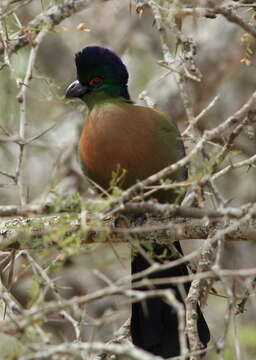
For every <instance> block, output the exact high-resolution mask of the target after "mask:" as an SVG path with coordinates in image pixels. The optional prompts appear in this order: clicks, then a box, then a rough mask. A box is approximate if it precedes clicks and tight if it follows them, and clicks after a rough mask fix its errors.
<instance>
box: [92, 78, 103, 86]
mask: <svg viewBox="0 0 256 360" xmlns="http://www.w3.org/2000/svg"><path fill="white" fill-rule="evenodd" d="M102 84H103V79H102V78H100V77H94V78H92V79H91V80H90V81H89V82H88V85H89V86H90V87H96V88H97V87H100V86H101V85H102Z"/></svg>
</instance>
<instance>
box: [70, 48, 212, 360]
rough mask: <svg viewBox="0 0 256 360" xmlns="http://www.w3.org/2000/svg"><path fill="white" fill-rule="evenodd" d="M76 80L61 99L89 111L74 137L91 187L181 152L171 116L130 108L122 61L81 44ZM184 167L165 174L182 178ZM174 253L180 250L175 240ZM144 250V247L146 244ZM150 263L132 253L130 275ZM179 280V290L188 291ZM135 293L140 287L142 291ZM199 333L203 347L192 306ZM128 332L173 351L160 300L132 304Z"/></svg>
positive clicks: (172, 196)
mask: <svg viewBox="0 0 256 360" xmlns="http://www.w3.org/2000/svg"><path fill="white" fill-rule="evenodd" d="M75 64H76V71H77V79H76V80H75V81H73V82H72V83H71V84H70V85H69V86H68V88H67V90H66V98H68V99H70V98H79V99H81V100H82V101H83V102H85V103H86V105H87V107H88V114H87V117H86V120H85V123H84V126H83V130H82V133H81V137H80V141H79V158H80V162H81V166H82V170H83V172H84V174H85V175H86V177H87V178H88V179H89V180H92V182H93V183H95V184H96V185H97V187H99V188H102V189H104V191H110V189H111V186H110V184H111V180H112V178H113V174H114V173H116V174H120V171H123V172H122V176H121V178H122V181H120V184H119V186H120V187H121V189H123V190H125V189H128V188H129V187H131V186H132V185H134V184H136V183H137V182H138V181H141V180H144V179H146V178H147V177H149V176H151V175H153V174H155V173H157V172H158V171H160V170H162V169H163V168H165V167H167V166H169V165H171V164H173V163H175V162H176V161H178V160H180V159H181V158H183V157H184V156H185V150H184V144H183V141H182V139H181V135H180V132H179V130H178V127H177V126H176V124H175V123H174V121H172V120H171V118H170V117H169V116H168V115H166V114H164V113H162V112H160V111H158V110H156V109H153V108H151V107H147V106H140V105H136V104H135V103H134V102H133V101H132V100H131V98H130V95H129V90H128V78H129V74H128V71H127V68H126V66H125V64H124V63H123V62H122V60H121V58H120V57H119V56H118V55H117V54H116V53H114V52H113V51H112V50H110V49H107V48H104V47H101V46H87V47H85V48H84V49H82V50H81V51H79V52H78V53H76V55H75ZM186 178H187V169H186V168H185V167H183V168H180V169H179V170H177V171H176V172H175V173H174V174H172V176H171V177H170V178H169V179H170V180H171V181H183V180H185V179H186ZM151 198H152V199H154V201H158V202H160V203H174V202H175V201H176V200H177V193H175V192H174V191H173V190H170V189H166V190H165V189H160V190H158V191H155V192H153V193H152V195H151ZM174 245H175V247H176V249H177V250H178V252H180V253H181V254H182V249H181V246H180V243H179V242H178V241H175V242H174ZM152 249H153V257H154V259H156V261H160V260H159V259H160V258H161V256H162V255H163V254H165V258H167V259H168V260H169V261H171V260H172V259H173V258H174V256H173V255H172V251H171V250H170V249H169V248H168V247H167V246H166V245H159V244H154V245H152ZM145 250H146V248H145ZM149 266H150V264H149V263H148V260H147V259H146V258H145V257H144V255H143V252H137V253H136V254H135V255H134V257H133V258H132V264H131V269H132V274H135V273H137V272H140V271H142V270H145V269H147V268H148V267H149ZM182 275H188V269H187V266H186V265H185V264H184V263H183V264H181V265H178V266H175V267H173V268H170V269H168V270H162V271H158V272H157V273H155V274H152V275H150V276H149V278H154V277H157V278H159V277H163V278H164V277H174V276H182ZM189 287H190V284H185V285H184V289H183V293H184V290H185V293H188V291H189ZM155 288H156V289H158V288H160V289H163V288H171V289H172V290H173V292H174V294H175V296H176V298H177V299H178V301H180V302H182V303H183V304H184V296H183V295H184V294H182V291H180V288H179V287H178V286H175V285H172V286H170V285H162V286H156V287H155ZM142 290H145V291H147V289H146V288H143V289H142ZM197 311H198V314H197V315H198V320H197V325H198V333H199V338H200V341H201V343H202V344H203V346H204V347H206V346H207V343H208V341H209V339H210V333H209V328H208V325H207V323H206V321H205V319H204V316H203V314H202V312H201V310H200V308H199V306H198V308H197ZM130 328H131V337H132V341H133V343H134V345H136V346H137V347H139V348H141V349H143V350H146V351H148V352H150V353H151V354H154V355H159V356H162V357H163V358H168V357H171V356H178V355H179V354H180V344H179V332H178V318H177V314H176V312H175V310H174V309H173V308H172V307H171V306H170V305H169V304H167V303H166V302H165V301H164V300H163V299H162V298H160V297H158V298H157V297H155V298H150V299H149V298H148V299H146V300H145V301H144V302H143V303H140V302H135V303H133V304H132V315H131V326H130Z"/></svg>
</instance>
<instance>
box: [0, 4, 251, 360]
mask: <svg viewBox="0 0 256 360" xmlns="http://www.w3.org/2000/svg"><path fill="white" fill-rule="evenodd" d="M216 2H217V1H216ZM56 3H58V2H56ZM59 3H60V2H59ZM201 3H202V1H201V2H198V4H199V5H200V4H201ZM226 3H227V2H226V1H219V4H220V5H221V4H226ZM52 5H53V1H46V0H44V1H31V2H29V3H28V4H26V5H24V6H21V7H20V8H18V9H17V11H16V14H17V16H18V19H19V21H20V22H21V24H22V25H23V26H25V25H26V24H27V23H28V22H29V21H30V20H32V19H33V18H34V17H35V16H36V15H38V14H39V13H40V12H42V11H44V10H46V9H47V8H48V7H50V6H52ZM246 11H247V10H246V9H244V10H243V8H242V9H241V13H240V15H241V16H243V18H244V19H248V21H254V20H253V17H252V12H246ZM6 21H7V23H8V29H9V31H10V33H11V32H15V31H17V30H19V28H18V25H17V21H16V20H15V18H14V17H12V16H9V17H7V18H6ZM183 31H184V33H186V34H187V35H188V36H190V37H192V38H193V40H194V41H195V42H196V44H197V55H196V61H197V65H198V67H199V69H200V71H201V72H202V75H203V78H202V81H201V82H200V83H198V82H192V81H191V82H190V83H189V87H190V89H189V90H190V94H191V99H192V101H193V104H194V112H195V114H196V115H197V114H199V113H200V111H201V110H202V109H204V108H205V107H206V106H207V105H208V104H209V103H210V102H211V101H212V100H213V99H214V97H215V96H217V95H218V96H219V98H218V100H217V101H216V103H215V105H214V106H213V107H212V108H211V110H210V111H209V112H208V113H207V114H206V116H205V117H203V118H202V119H201V120H200V123H199V125H200V129H201V130H204V129H211V128H213V127H214V126H216V125H217V124H219V123H221V122H222V121H224V120H225V119H226V118H227V117H228V116H230V115H232V114H233V112H235V111H236V110H238V109H239V107H240V106H241V105H242V104H243V103H244V102H245V101H246V100H247V99H248V98H249V97H250V95H251V94H252V92H253V91H254V90H255V83H256V72H255V56H254V52H255V50H256V47H255V41H253V40H250V39H249V40H248V38H246V36H245V32H244V31H243V30H242V29H241V28H239V27H238V26H237V25H234V24H232V23H230V22H228V21H227V20H226V19H225V18H224V17H222V16H217V17H216V18H213V19H210V18H206V17H200V18H197V17H187V18H186V19H185V20H184V22H183ZM168 43H169V45H170V48H171V49H172V50H173V52H175V47H176V38H175V37H174V36H173V34H172V33H171V32H170V31H169V32H168ZM88 45H100V46H104V47H107V48H110V49H112V50H113V51H115V52H116V53H118V54H119V55H120V56H121V57H122V59H123V61H124V63H125V64H126V65H127V68H128V71H129V74H130V78H129V89H130V94H131V97H132V99H133V100H134V101H135V102H136V103H140V104H144V103H143V100H140V94H141V92H142V91H145V90H146V91H147V94H148V96H150V98H152V99H153V100H154V102H155V103H156V107H157V108H158V109H160V110H162V111H164V112H166V113H168V114H170V115H171V117H172V118H173V119H174V120H175V121H176V123H177V125H178V127H179V128H180V130H181V131H182V130H184V129H185V128H186V126H187V118H186V114H185V111H184V107H183V105H182V101H181V99H180V95H179V92H178V87H177V84H176V82H175V77H174V76H173V74H172V73H169V72H168V70H166V69H164V68H162V67H161V66H159V64H158V63H157V61H158V60H161V59H162V52H161V45H160V41H159V33H158V31H157V28H156V26H155V25H154V20H153V17H152V14H151V12H150V10H149V9H145V10H144V12H143V14H141V16H140V15H139V14H137V13H136V11H135V7H134V5H133V1H130V0H122V1H120V0H109V1H94V2H92V3H91V5H90V6H89V7H88V8H87V9H86V10H84V11H81V12H79V13H78V14H74V15H73V16H71V17H70V18H68V19H66V20H65V21H63V22H62V23H61V24H60V25H58V26H56V28H54V30H50V31H49V32H48V34H47V35H46V37H45V38H44V39H43V42H42V44H41V46H40V49H39V53H38V57H37V61H36V65H35V68H34V71H33V78H32V80H31V82H30V84H29V89H28V99H27V116H28V123H29V124H28V130H27V131H28V133H27V136H28V137H32V136H35V135H37V134H40V133H41V132H42V131H44V130H45V129H48V128H50V127H52V126H53V125H54V127H53V128H52V129H51V130H50V131H48V132H47V133H46V134H45V135H43V136H42V137H40V138H39V139H38V140H36V141H34V142H33V143H31V144H30V145H29V146H27V150H26V160H25V172H26V183H27V184H28V193H27V197H28V202H33V203H39V202H41V201H43V200H44V199H46V198H47V197H48V196H49V192H50V193H52V194H54V195H55V196H56V194H57V196H60V197H66V196H70V195H72V194H75V193H80V194H82V195H83V196H88V184H87V182H86V180H85V178H84V177H83V175H82V173H81V171H80V168H79V165H78V162H77V155H76V148H77V143H78V138H79V134H80V131H81V128H82V126H83V122H84V119H85V117H86V111H87V109H86V107H85V105H84V104H83V103H82V102H80V100H77V101H66V100H65V89H66V88H67V86H68V85H69V84H70V82H72V81H73V80H74V79H75V78H76V71H75V63H74V54H75V53H76V52H78V51H79V50H81V49H82V48H83V47H85V46H88ZM248 47H249V48H250V50H251V52H250V54H251V55H250V56H249V55H248ZM29 48H30V47H26V48H23V49H21V50H19V51H18V52H17V53H16V54H14V55H13V56H12V58H11V62H12V66H13V68H14V70H15V73H16V74H17V75H18V76H19V77H20V78H24V76H25V72H26V69H27V63H28V56H29ZM0 78H1V81H0V94H1V96H0V109H1V112H0V114H1V115H0V125H1V126H2V127H3V128H4V129H6V130H8V132H9V133H10V134H16V133H17V132H18V128H19V117H20V114H19V103H18V101H17V99H16V96H17V94H18V92H19V89H18V88H17V85H16V82H15V77H14V76H13V73H11V72H10V70H9V68H8V67H4V68H3V69H2V70H1V72H0ZM251 127H252V125H250V126H248V127H247V128H246V129H245V130H244V131H243V133H242V134H241V135H240V136H239V137H238V139H237V140H236V141H235V147H234V149H233V153H232V156H230V157H229V159H228V161H227V162H226V163H225V164H228V163H231V162H232V161H238V160H243V159H246V158H248V157H250V156H252V155H253V154H255V151H256V142H255V136H250V133H251V132H254V128H251ZM1 131H3V130H1V129H0V132H1ZM215 140H216V142H217V143H219V144H220V145H222V144H223V143H224V142H225V134H223V137H222V138H220V139H215ZM190 146H193V144H191V143H190V142H186V147H187V150H188V151H189V148H190ZM0 153H1V168H0V170H1V171H4V172H7V173H15V169H16V167H17V159H18V146H17V145H16V144H15V143H11V142H8V143H6V142H1V141H0ZM209 155H210V156H214V151H213V149H212V148H209ZM255 178H256V170H255V169H254V168H249V169H245V168H241V169H237V170H233V171H232V172H229V173H228V174H227V175H225V176H223V177H221V178H220V179H219V180H218V182H217V184H218V186H219V189H220V191H221V193H222V195H223V196H224V197H225V199H228V200H230V204H231V205H233V206H237V205H241V204H244V203H246V202H249V201H255V200H256V190H255ZM0 184H1V186H0V204H1V205H8V204H19V195H18V188H17V185H15V184H10V183H9V179H7V178H6V177H5V176H3V175H0ZM2 221H4V219H2ZM182 245H183V248H184V249H185V252H189V251H191V250H192V249H194V248H195V247H196V246H200V242H194V244H192V245H191V244H190V243H189V244H188V242H186V243H185V242H184V244H182ZM255 253H256V248H255V245H254V244H251V243H228V244H226V246H225V259H224V260H225V261H224V264H223V266H224V267H226V268H248V267H253V266H254V267H255V266H256V256H255ZM22 261H23V260H22V256H21V257H20V262H17V263H16V267H17V269H16V280H15V283H14V285H13V287H12V289H13V292H14V294H15V296H17V298H18V299H19V300H20V301H21V303H23V304H26V305H28V304H29V301H30V300H29V299H30V292H31V291H32V290H31V289H32V288H33V279H32V278H31V276H30V274H29V273H26V272H25V271H22V270H21V269H22V267H20V265H21V263H22ZM47 262H49V259H47ZM129 266H130V265H129V248H128V247H127V246H118V247H116V248H115V249H113V248H111V247H109V246H106V245H102V244H96V245H94V246H93V247H90V248H88V253H87V254H86V255H80V256H78V255H76V256H73V257H70V259H69V260H68V261H66V262H65V264H64V267H63V268H62V269H61V270H58V269H57V270H54V272H53V273H54V275H53V276H54V277H56V278H59V280H58V285H59V286H60V289H61V292H62V295H63V296H64V297H70V296H73V295H75V294H77V295H80V294H84V293H88V292H91V291H92V290H95V289H97V288H101V287H102V286H103V285H104V280H103V279H102V276H101V275H100V273H102V274H105V276H107V277H108V278H109V279H111V280H116V279H118V278H120V277H122V276H124V275H125V274H128V273H129V271H130V269H129ZM99 272H100V273H99ZM232 286H234V287H235V288H236V293H237V294H240V295H241V296H242V295H243V294H244V291H245V290H244V286H243V284H241V283H232ZM218 291H219V292H220V294H224V292H223V289H222V286H221V285H218ZM49 298H50V295H49ZM123 303H124V299H121V298H116V297H115V298H114V299H112V298H106V299H103V300H99V301H97V302H94V303H92V304H90V306H88V308H87V309H86V319H87V320H85V326H84V336H85V338H93V339H95V338H100V339H104V340H106V339H108V338H109V337H110V335H111V332H112V331H113V330H115V329H118V326H119V325H120V324H121V323H122V322H123V321H124V320H125V319H126V318H127V317H128V314H129V306H128V305H127V304H123ZM117 309H119V310H120V309H121V311H120V316H118V321H116V322H114V323H113V322H111V323H110V324H109V325H104V326H101V324H98V323H97V324H96V322H95V321H96V320H95V319H100V318H101V317H102V316H104V317H107V316H108V315H109V314H113V313H116V312H117ZM226 309H227V300H226V299H225V298H222V297H219V296H210V299H209V303H208V306H207V307H206V308H205V314H206V318H207V321H208V323H209V327H210V330H211V332H212V339H213V341H214V340H217V339H218V336H219V335H220V334H221V332H222V331H223V327H224V315H225V314H226ZM255 321H256V302H255V297H253V296H251V297H250V298H249V300H248V303H247V305H246V312H245V313H244V314H242V315H241V314H240V315H238V316H237V317H235V325H236V327H237V331H238V334H239V339H240V342H241V349H242V357H241V358H242V359H244V360H253V359H255V357H256V341H255V338H256V326H255ZM86 322H87V326H86ZM63 323H64V320H61V319H60V318H59V317H58V318H57V319H51V320H50V321H49V332H53V333H54V336H55V337H56V338H60V339H61V338H62V337H68V338H71V339H72V337H73V336H74V334H73V329H72V328H71V327H69V326H68V324H67V322H66V321H65V324H66V328H65V332H63V329H64V327H63ZM88 324H89V325H88ZM233 329H234V327H233ZM228 342H229V343H228V346H227V350H226V352H225V359H227V360H229V359H234V358H235V355H234V354H235V352H234V332H233V330H232V328H231V329H230V334H229V338H228ZM218 358H219V357H218V355H216V354H211V355H209V359H211V360H214V359H218Z"/></svg>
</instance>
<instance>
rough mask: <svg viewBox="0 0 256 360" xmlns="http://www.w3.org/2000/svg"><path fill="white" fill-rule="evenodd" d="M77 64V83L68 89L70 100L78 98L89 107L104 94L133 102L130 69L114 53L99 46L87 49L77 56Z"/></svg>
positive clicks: (67, 93) (67, 95) (67, 94)
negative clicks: (130, 87) (130, 91)
mask: <svg viewBox="0 0 256 360" xmlns="http://www.w3.org/2000/svg"><path fill="white" fill-rule="evenodd" d="M75 62H76V69H77V80H76V81H74V82H73V83H71V84H70V85H69V87H68V88H67V91H66V97H67V98H75V97H78V98H80V99H82V100H84V101H85V102H87V103H88V102H89V99H91V98H92V97H94V98H95V97H98V96H101V95H102V94H103V95H104V94H105V95H107V96H111V97H123V98H125V99H128V100H129V99H130V97H129V93H128V89H127V81H128V76H129V75H128V72H127V69H126V67H125V65H124V64H123V62H122V61H121V59H120V58H119V57H118V56H117V55H116V54H115V53H114V52H112V51H111V50H109V49H106V48H103V47H100V46H88V47H86V48H84V49H83V50H82V51H80V52H78V53H77V54H76V56H75Z"/></svg>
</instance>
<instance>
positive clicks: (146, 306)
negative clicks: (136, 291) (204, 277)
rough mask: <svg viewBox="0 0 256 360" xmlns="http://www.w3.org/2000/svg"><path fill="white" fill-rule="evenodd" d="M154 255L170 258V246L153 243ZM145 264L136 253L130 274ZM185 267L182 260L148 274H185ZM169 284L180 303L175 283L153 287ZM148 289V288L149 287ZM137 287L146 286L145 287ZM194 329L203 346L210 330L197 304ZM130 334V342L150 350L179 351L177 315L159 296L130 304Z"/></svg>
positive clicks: (169, 353) (164, 353)
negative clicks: (179, 262)
mask: <svg viewBox="0 0 256 360" xmlns="http://www.w3.org/2000/svg"><path fill="white" fill-rule="evenodd" d="M174 244H175V247H176V248H177V250H178V251H179V252H181V253H182V250H181V247H180V244H179V242H175V243H174ZM153 253H154V256H160V255H161V254H165V258H169V259H170V258H171V257H172V256H171V254H170V250H169V249H168V248H167V247H166V246H163V245H154V249H153ZM148 267H149V263H148V261H147V260H146V259H145V258H144V256H142V255H141V254H139V253H137V254H136V255H135V256H134V258H133V261H132V274H135V273H137V272H140V271H142V270H145V269H146V268H148ZM187 274H188V270H187V267H186V265H185V264H181V265H178V266H175V267H173V268H170V269H167V270H164V271H158V272H156V273H154V274H152V275H149V276H148V277H149V278H151V279H152V278H164V277H168V278H170V277H174V276H175V277H176V276H182V275H187ZM189 287H190V284H188V283H187V284H185V286H184V292H183V293H184V294H186V293H188V291H189ZM166 288H170V289H172V290H173V291H174V293H175V296H176V298H177V300H178V301H180V302H182V303H184V296H182V291H180V290H182V289H181V288H180V287H178V286H175V285H160V286H155V287H154V289H166ZM151 289H152V288H151ZM140 290H146V289H145V288H143V289H140ZM197 325H198V333H199V337H200V340H201V342H202V344H203V345H204V346H206V345H207V343H208V341H209V339H210V333H209V329H208V326H207V324H206V321H205V319H204V316H203V314H202V312H201V310H200V308H199V306H198V322H197ZM131 336H132V340H133V343H134V344H135V345H136V346H138V347H140V348H142V349H144V350H146V351H148V352H150V353H152V354H154V355H160V356H162V357H164V358H168V357H171V356H178V355H180V344H179V332H178V318H177V314H176V311H175V309H173V308H172V307H171V306H170V305H169V304H167V303H166V302H165V301H164V300H162V299H161V298H160V297H154V298H149V299H146V300H145V301H144V302H136V303H133V304H132V318H131Z"/></svg>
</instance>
